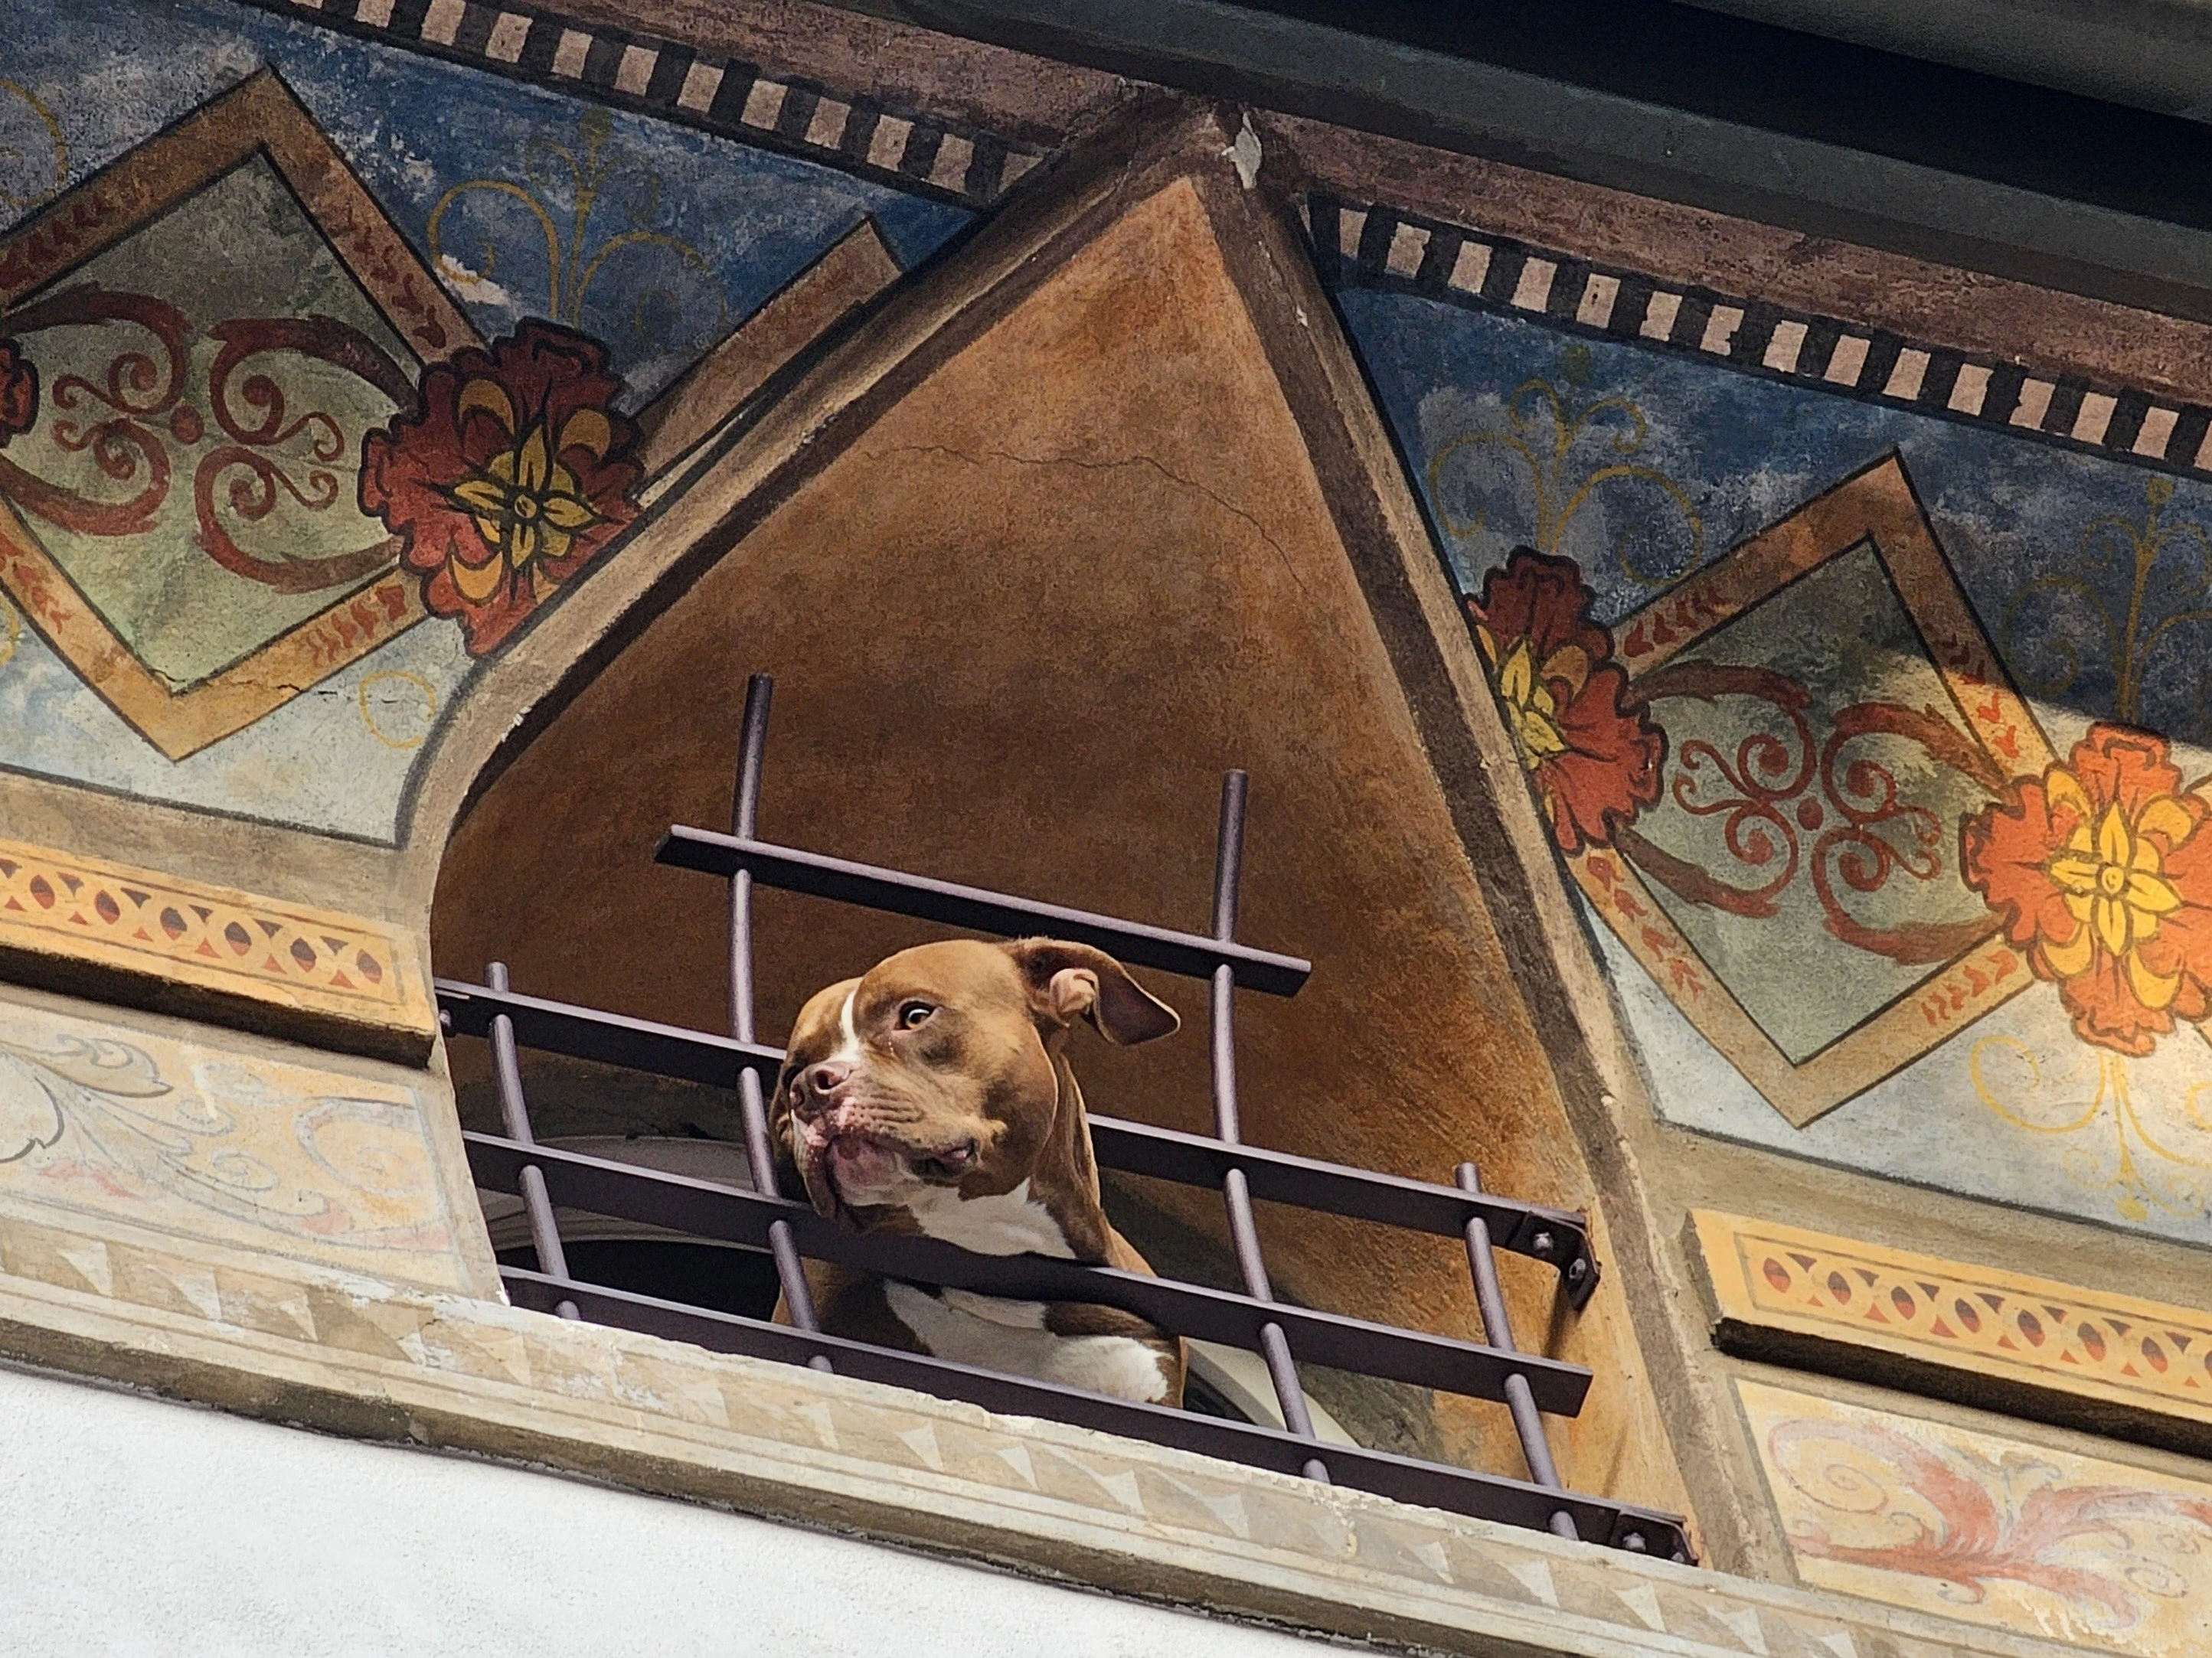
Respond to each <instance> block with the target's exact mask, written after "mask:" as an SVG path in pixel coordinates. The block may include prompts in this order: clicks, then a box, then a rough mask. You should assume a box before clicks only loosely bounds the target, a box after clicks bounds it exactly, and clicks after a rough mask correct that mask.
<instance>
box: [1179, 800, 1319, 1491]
mask: <svg viewBox="0 0 2212 1658" xmlns="http://www.w3.org/2000/svg"><path fill="white" fill-rule="evenodd" d="M1247 783H1248V780H1247V779H1246V777H1245V775H1244V774H1243V772H1241V771H1232V772H1229V773H1227V774H1225V775H1224V776H1223V777H1222V780H1221V832H1220V837H1219V839H1218V841H1216V842H1215V846H1214V853H1213V936H1214V937H1215V938H1220V939H1223V940H1227V939H1231V938H1235V937H1236V936H1237V884H1238V883H1239V881H1240V879H1241V878H1242V877H1243V869H1244V801H1245V796H1246V792H1247ZM1212 991H1213V995H1212V1009H1211V1013H1212V1017H1211V1019H1210V1020H1209V1022H1208V1023H1209V1027H1210V1034H1211V1035H1212V1045H1213V1046H1212V1060H1213V1134H1214V1138H1215V1139H1219V1140H1224V1141H1226V1142H1227V1143H1229V1144H1230V1145H1236V1144H1237V1141H1238V1140H1239V1139H1240V1138H1241V1137H1242V1135H1241V1126H1240V1124H1239V1123H1238V1121H1237V970H1236V969H1234V968H1231V967H1230V966H1228V965H1227V964H1224V965H1222V966H1220V967H1218V968H1216V969H1213V986H1212ZM1221 1195H1222V1199H1223V1200H1224V1201H1225V1203H1226V1204H1227V1205H1228V1208H1229V1240H1230V1243H1231V1246H1232V1247H1233V1248H1235V1250H1236V1252H1237V1271H1238V1272H1239V1273H1240V1274H1241V1275H1242V1276H1243V1279H1244V1293H1245V1294H1246V1295H1248V1296H1249V1297H1252V1299H1253V1300H1255V1301H1273V1299H1274V1298H1275V1292H1274V1288H1273V1285H1272V1284H1269V1283H1268V1281H1267V1262H1266V1260H1263V1259H1262V1258H1261V1254H1260V1229H1259V1227H1258V1225H1257V1224H1255V1222H1254V1220H1253V1218H1252V1193H1251V1188H1250V1187H1249V1185H1248V1184H1247V1182H1246V1181H1245V1179H1244V1171H1243V1169H1231V1170H1230V1171H1229V1173H1228V1175H1226V1176H1225V1177H1224V1179H1223V1181H1222V1182H1221ZM1260 1357H1261V1358H1262V1359H1264V1360H1265V1361H1266V1362H1267V1380H1268V1381H1269V1382H1273V1384H1274V1388H1275V1400H1276V1403H1277V1404H1278V1405H1279V1406H1281V1407H1282V1412H1283V1425H1284V1426H1285V1428H1287V1429H1289V1430H1290V1431H1291V1432H1292V1433H1294V1434H1296V1435H1297V1436H1298V1437H1299V1438H1301V1439H1311V1438H1312V1437H1313V1436H1314V1429H1313V1415H1312V1412H1310V1411H1308V1410H1307V1409H1306V1395H1305V1389H1304V1388H1303V1387H1301V1386H1300V1385H1299V1383H1298V1372H1297V1366H1296V1365H1294V1364H1292V1363H1291V1343H1290V1339H1289V1338H1288V1337H1287V1336H1285V1334H1284V1333H1283V1327H1282V1326H1281V1325H1279V1324H1274V1323H1267V1324H1262V1325H1261V1327H1260ZM1304 1473H1305V1476H1306V1478H1307V1479H1316V1480H1319V1481H1320V1482H1321V1483H1322V1485H1327V1484H1328V1464H1327V1463H1325V1462H1323V1461H1322V1460H1321V1459H1320V1458H1319V1457H1309V1458H1307V1459H1306V1465H1305V1469H1304Z"/></svg>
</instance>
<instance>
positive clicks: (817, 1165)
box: [769, 938, 1184, 1405]
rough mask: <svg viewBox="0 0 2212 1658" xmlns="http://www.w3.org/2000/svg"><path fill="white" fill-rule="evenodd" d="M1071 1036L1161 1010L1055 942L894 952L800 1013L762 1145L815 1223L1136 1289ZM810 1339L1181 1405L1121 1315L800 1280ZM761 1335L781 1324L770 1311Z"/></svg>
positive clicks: (1165, 1020)
mask: <svg viewBox="0 0 2212 1658" xmlns="http://www.w3.org/2000/svg"><path fill="white" fill-rule="evenodd" d="M1078 1019H1087V1020H1089V1021H1090V1022H1091V1023H1092V1024H1093V1025H1095V1026H1096V1027H1097V1029H1098V1031H1099V1033H1100V1034H1101V1035H1103V1036H1105V1037H1106V1039H1107V1040H1108V1041H1109V1042H1119V1043H1127V1042H1151V1041H1152V1039H1153V1038H1155V1037H1158V1036H1164V1035H1169V1034H1170V1032H1172V1031H1173V1030H1174V1029H1176V1025H1177V1023H1179V1022H1178V1021H1177V1019H1176V1015H1175V1011H1174V1010H1173V1009H1171V1008H1170V1007H1168V1006H1167V1005H1165V1004H1164V1003H1163V1002H1160V1001H1158V999H1155V998H1154V997H1153V996H1152V995H1151V994H1150V993H1148V992H1146V990H1145V989H1144V988H1143V987H1141V986H1139V984H1138V983H1137V981H1135V980H1134V979H1133V978H1131V977H1130V976H1129V974H1128V971H1127V969H1125V968H1123V967H1122V965H1121V963H1119V962H1117V961H1115V959H1114V958H1113V957H1110V956H1109V955H1107V954H1106V953H1105V952H1104V951H1103V950H1093V949H1091V947H1090V946H1089V945H1087V944H1066V943H1062V942H1060V941H1058V940H1054V939H1050V938H1025V939H1023V940H1021V941H1019V942H1018V943H1014V944H981V943H977V942H974V941H972V940H960V941H957V942H954V943H949V944H923V945H921V946H920V947H919V948H917V949H914V950H901V951H900V952H899V953H898V954H897V955H896V956H892V957H889V958H887V959H886V960H884V961H882V962H879V963H877V964H876V966H875V967H873V968H872V969H869V971H868V972H867V973H866V975H864V976H863V977H861V978H858V979H848V980H846V981H843V982H842V983H840V984H834V985H831V986H830V987H829V988H828V989H827V990H823V991H822V992H819V993H817V994H816V995H815V996H814V998H813V999H811V1000H810V1001H809V1002H808V1003H807V1004H806V1005H805V1007H804V1008H802V1009H801V1010H800V1011H799V1021H798V1023H797V1024H796V1025H794V1026H793V1029H792V1034H791V1042H790V1046H789V1048H788V1052H787V1058H786V1060H785V1062H784V1067H783V1071H782V1073H781V1076H780V1078H778V1080H777V1083H776V1090H775V1099H774V1101H773V1102H771V1107H770V1113H769V1131H770V1133H771V1135H772V1136H773V1138H774V1139H775V1142H776V1144H777V1145H778V1147H779V1149H780V1150H781V1151H787V1152H788V1153H789V1154H790V1157H791V1158H792V1161H793V1163H794V1164H795V1165H796V1171H797V1174H798V1175H799V1179H800V1181H803V1182H804V1184H805V1188H806V1194H807V1196H808V1197H809V1198H811V1199H812V1200H813V1203H814V1206H815V1208H816V1209H817V1210H818V1211H819V1212H821V1213H823V1215H826V1216H830V1217H833V1218H836V1219H838V1220H841V1221H842V1222H843V1223H845V1224H848V1225H849V1226H852V1227H853V1228H854V1229H855V1230H860V1231H897V1232H908V1233H915V1232H918V1233H921V1234H923V1235H924V1236H929V1237H933V1238H942V1239H945V1241H946V1242H951V1243H957V1244H958V1245H960V1246H961V1247H962V1248H968V1249H973V1250H975V1251H976V1252H977V1253H979V1254H990V1255H1015V1254H1024V1253H1034V1254H1040V1255H1056V1256H1059V1257H1061V1258H1062V1259H1066V1260H1079V1261H1085V1262H1089V1263H1090V1264H1091V1265H1094V1266H1118V1267H1121V1268H1123V1269H1125V1270H1127V1271H1129V1272H1150V1271H1151V1270H1152V1269H1151V1267H1150V1266H1146V1262H1145V1260H1144V1257H1143V1256H1141V1255H1139V1254H1138V1253H1137V1252H1136V1250H1134V1249H1133V1248H1131V1247H1130V1245H1129V1243H1128V1241H1127V1239H1125V1238H1123V1237H1122V1236H1121V1234H1120V1233H1118V1232H1116V1231H1115V1230H1114V1228H1113V1225H1112V1224H1111V1223H1109V1221H1108V1220H1107V1218H1106V1212H1105V1210H1104V1209H1103V1208H1102V1207H1101V1206H1100V1204H1099V1200H1098V1169H1097V1163H1096V1162H1095V1161H1094V1159H1093V1157H1092V1154H1091V1128H1090V1125H1089V1123H1088V1121H1086V1120H1085V1116H1084V1112H1083V1095H1082V1092H1081V1090H1079V1089H1078V1088H1077V1087H1076V1084H1075V1073H1074V1072H1073V1071H1071V1070H1070V1069H1069V1068H1068V1064H1067V1056H1066V1051H1065V1050H1066V1045H1067V1039H1068V1035H1069V1033H1070V1031H1071V1030H1072V1029H1073V1026H1074V1024H1075V1022H1076V1021H1077V1020H1078ZM806 1272H807V1279H808V1283H809V1284H810V1286H811V1288H812V1290H813V1291H814V1297H815V1303H816V1307H817V1311H818V1312H819V1313H820V1315H821V1319H822V1326H823V1328H824V1329H825V1330H827V1331H829V1332H830V1333H833V1334H836V1335H843V1336H850V1337H853V1338H855V1339H860V1340H864V1341H870V1342H873V1343H876V1344H877V1345H881V1346H889V1347H897V1348H902V1349H905V1350H907V1351H917V1350H918V1351H922V1352H927V1353H930V1354H933V1355H934V1356H936V1357H939V1358H945V1359H950V1360H952V1361H954V1362H956V1363H963V1364H973V1365H977V1366H980V1367H981V1368H984V1369H988V1370H1004V1371H1009V1372H1012V1373H1013V1374H1015V1375H1018V1376H1033V1377H1036V1378H1037V1379H1038V1380H1041V1381H1046V1382H1059V1383H1061V1384H1063V1385H1066V1386H1069V1387H1076V1388H1088V1389H1090V1390H1091V1391H1093V1392H1097V1393H1106V1394H1118V1395H1120V1396H1121V1397H1122V1398H1125V1399H1134V1400H1143V1401H1146V1402H1148V1403H1164V1404H1169V1405H1178V1404H1180V1403H1182V1384H1183V1363H1184V1355H1183V1348H1182V1341H1181V1340H1180V1339H1178V1338H1176V1337H1174V1336H1170V1335H1169V1334H1167V1333H1165V1332H1164V1331H1162V1330H1160V1329H1159V1328H1158V1327H1156V1326H1154V1325H1152V1324H1150V1323H1148V1322H1146V1321H1145V1320H1143V1319H1141V1318H1139V1317H1137V1316H1135V1315H1133V1314H1129V1313H1124V1312H1121V1311H1119V1310H1117V1309H1114V1308H1110V1307H1099V1306H1092V1305H1088V1304H1084V1303H1066V1302H1052V1303H1039V1302H1021V1301H1008V1300H1005V1299H1002V1298H1000V1297H991V1296H981V1295H975V1294H972V1293H970V1292H969V1291H963V1290H951V1289H944V1290H939V1289H930V1288H923V1287H921V1286H918V1285H915V1284H904V1283H900V1282H896V1281H892V1280H886V1279H883V1278H874V1277H871V1276H868V1275H866V1274H864V1273H860V1272H853V1271H851V1270H849V1269H847V1268H843V1267H839V1266H833V1265H830V1264H829V1263H826V1262H822V1261H810V1262H808V1263H807V1267H806ZM776 1316H777V1317H778V1318H779V1319H782V1318H784V1317H785V1316H786V1311H785V1309H783V1308H782V1307H781V1306H779V1307H778V1308H777V1309H776Z"/></svg>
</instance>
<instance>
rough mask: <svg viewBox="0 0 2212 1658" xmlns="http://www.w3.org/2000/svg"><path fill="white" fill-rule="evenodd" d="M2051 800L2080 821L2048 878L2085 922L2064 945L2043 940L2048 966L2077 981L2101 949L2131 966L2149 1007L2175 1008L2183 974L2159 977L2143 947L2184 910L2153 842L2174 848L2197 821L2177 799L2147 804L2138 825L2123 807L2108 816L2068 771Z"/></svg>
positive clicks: (2052, 787)
mask: <svg viewBox="0 0 2212 1658" xmlns="http://www.w3.org/2000/svg"><path fill="white" fill-rule="evenodd" d="M2045 798H2046V799H2047V800H2048V801H2049V803H2050V805H2051V807H2052V808H2053V809H2054V810H2056V809H2057V808H2058V807H2060V806H2066V807H2069V808H2071V809H2072V811H2074V813H2075V827H2074V832H2073V833H2072V834H2071V835H2069V836H2068V837H2067V841H2066V846H2065V847H2064V848H2063V850H2062V851H2060V852H2059V853H2057V855H2056V856H2055V857H2053V858H2052V859H2051V861H2050V862H2049V863H2047V864H2045V865H2044V872H2045V873H2046V874H2047V875H2049V876H2050V877H2051V883H2052V884H2054V885H2055V886H2057V889H2058V890H2059V894H2060V896H2061V897H2062V898H2063V901H2064V902H2065V905H2066V908H2067V911H2068V913H2069V914H2071V915H2072V916H2073V917H2074V919H2075V921H2077V922H2079V923H2080V924H2081V925H2080V926H2076V927H2075V930H2074V936H2073V937H2072V938H2069V939H2068V940H2067V941H2066V942H2065V943H2063V944H2058V943H2055V942H2053V941H2052V940H2051V939H2050V938H2043V939H2040V940H2039V941H2038V944H2037V948H2038V950H2039V951H2040V953H2041V955H2042V958H2043V962H2044V964H2045V966H2046V967H2047V968H2049V969H2050V970H2051V973H2052V974H2053V975H2056V976H2057V977H2058V978H2061V979H2072V978H2076V977H2078V976H2080V975H2081V974H2084V973H2087V971H2088V970H2089V969H2090V968H2091V967H2092V966H2093V964H2094V963H2095V960H2096V954H2097V950H2098V948H2099V947H2100V945H2101V946H2102V947H2103V949H2104V950H2105V951H2106V954H2108V955H2110V956H2112V957H2115V958H2117V959H2118V960H2120V961H2122V962H2123V963H2125V965H2126V968H2127V974H2128V984H2129V987H2130V988H2131V989H2132V990H2133V991H2134V992H2135V994H2136V999H2137V1000H2139V1001H2141V1002H2142V1005H2144V1006H2145V1007H2148V1008H2150V1009H2152V1010H2154V1011H2155V1010H2157V1009H2160V1008H2163V1007H2166V1006H2167V1005H2170V1004H2171V1003H2172V1000H2173V998H2174V994H2175V993H2176V992H2177V991H2179V989H2180V987H2181V975H2179V974H2178V973H2176V974H2160V973H2154V972H2153V971H2152V970H2151V969H2150V968H2149V967H2148V966H2147V965H2146V964H2145V963H2144V961H2143V959H2142V954H2141V947H2142V945H2143V944H2148V943H2149V942H2150V940H2152V939H2153V938H2156V937H2157V936H2158V927H2159V920H2160V917H2161V916H2166V915H2170V914H2172V913H2173V912H2174V911H2175V910H2177V909H2179V908H2181V902H2182V901H2181V894H2180V893H2179V892H2178V891H2177V890H2175V889H2174V886H2173V884H2172V882H2171V881H2169V880H2167V879H2166V874H2165V859H2164V857H2163V856H2162V855H2161V853H2160V851H2159V848H2158V846H2157V843H2156V842H2155V841H2152V840H2151V839H2149V838H2148V837H2149V836H2151V835H2159V836H2160V837H2162V838H2163V839H2164V840H2165V841H2166V847H2167V848H2168V849H2169V850H2172V849H2173V848H2176V847H2179V846H2180V845H2181V844H2182V842H2183V841H2186V840H2188V839H2189V837H2190V836H2191V835H2192V834H2194V833H2195V832H2196V829H2197V819H2196V818H2195V817H2193V816H2191V813H2190V811H2189V809H2188V808H2187V807H2185V805H2182V803H2181V801H2180V800H2179V799H2178V798H2176V797H2175V796H2173V795H2170V794H2162V795H2160V796H2159V797H2158V798H2157V799H2153V800H2150V801H2147V802H2146V803H2145V804H2144V805H2143V808H2142V811H2140V812H2138V813H2137V814H2136V817H2135V819H2134V821H2132V822H2130V820H2129V818H2128V817H2127V814H2126V813H2125V812H2124V811H2121V810H2120V807H2119V804H2118V802H2117V801H2116V802H2114V803H2113V804H2112V805H2109V806H2106V808H2105V810H2104V811H2103V812H2102V813H2101V814H2100V813H2099V812H2098V811H2096V809H2095V807H2094V806H2093V805H2092V804H2091V802H2090V799H2089V795H2088V792H2087V790H2086V789H2084V788H2083V787H2082V786H2081V781H2080V780H2079V779H2077V778H2076V777H2075V775H2074V774H2072V773H2071V772H2069V771H2066V770H2065V769H2063V768H2053V769H2052V771H2051V775H2050V778H2049V780H2048V781H2047V782H2046V783H2045Z"/></svg>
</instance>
